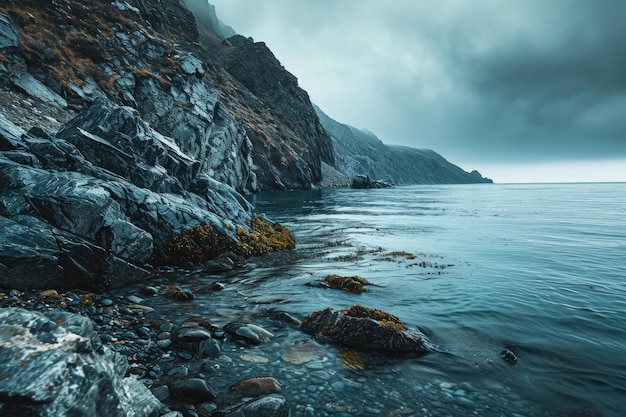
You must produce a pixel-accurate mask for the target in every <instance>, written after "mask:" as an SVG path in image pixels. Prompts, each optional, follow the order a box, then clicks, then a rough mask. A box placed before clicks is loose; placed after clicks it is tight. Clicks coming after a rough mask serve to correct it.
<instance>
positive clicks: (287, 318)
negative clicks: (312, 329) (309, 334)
mask: <svg viewBox="0 0 626 417" xmlns="http://www.w3.org/2000/svg"><path fill="white" fill-rule="evenodd" d="M269 318H270V319H272V320H277V321H282V322H285V323H288V324H293V325H296V326H299V325H300V320H298V319H297V318H295V317H294V316H292V315H291V314H289V313H286V312H284V311H270V312H269Z"/></svg>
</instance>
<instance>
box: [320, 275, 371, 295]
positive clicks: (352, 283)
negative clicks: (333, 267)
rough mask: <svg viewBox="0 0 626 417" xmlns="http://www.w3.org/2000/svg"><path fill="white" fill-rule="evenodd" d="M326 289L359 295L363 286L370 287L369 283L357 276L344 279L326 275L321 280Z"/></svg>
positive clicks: (339, 276) (338, 276)
mask: <svg viewBox="0 0 626 417" xmlns="http://www.w3.org/2000/svg"><path fill="white" fill-rule="evenodd" d="M322 282H323V283H324V285H326V286H327V287H328V288H334V289H337V290H342V291H347V292H353V293H356V294H360V293H362V292H363V290H364V288H363V287H364V286H365V285H370V283H369V281H368V280H366V279H365V278H361V277H359V276H356V275H355V276H351V277H344V276H341V275H326V276H325V277H324V279H323V280H322Z"/></svg>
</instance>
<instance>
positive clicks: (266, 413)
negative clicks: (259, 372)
mask: <svg viewBox="0 0 626 417" xmlns="http://www.w3.org/2000/svg"><path fill="white" fill-rule="evenodd" d="M289 415H290V414H289V404H288V403H287V400H285V398H284V397H282V396H280V395H275V394H274V395H268V396H267V397H262V398H259V399H255V400H251V401H248V402H245V403H243V404H236V405H233V406H230V407H228V408H226V409H223V410H217V411H215V412H214V413H213V416H215V417H288V416H289Z"/></svg>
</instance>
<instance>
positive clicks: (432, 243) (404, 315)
mask: <svg viewBox="0 0 626 417" xmlns="http://www.w3.org/2000/svg"><path fill="white" fill-rule="evenodd" d="M253 204H254V205H255V210H256V211H257V212H258V213H264V214H266V215H267V216H268V217H270V218H272V219H273V220H277V221H279V222H280V223H282V224H284V225H286V226H288V227H289V228H290V229H291V230H292V231H293V233H294V234H295V236H296V239H297V241H298V247H297V249H296V250H295V251H293V252H292V253H291V254H289V255H288V256H282V257H280V258H279V259H272V257H270V258H268V259H266V260H264V261H259V263H258V265H257V267H256V268H254V269H246V270H244V271H240V272H238V273H237V274H233V275H232V276H231V277H230V278H229V280H230V283H231V284H233V285H231V286H227V289H226V290H225V291H227V292H228V291H230V295H229V294H228V293H226V294H224V295H220V296H219V297H216V296H213V295H212V296H211V298H207V299H206V300H204V301H203V300H202V298H201V297H200V299H198V300H197V301H198V303H200V304H199V305H200V306H202V305H205V304H206V306H205V308H206V309H208V310H212V311H215V310H217V309H223V310H228V309H230V310H233V309H235V308H239V309H241V310H240V311H239V313H238V314H240V315H247V316H248V317H252V316H254V315H255V314H259V315H260V314H261V312H263V311H264V310H266V309H268V308H277V309H282V310H284V311H287V312H289V313H291V314H293V315H295V316H297V317H299V318H303V317H305V316H306V315H308V314H309V313H311V312H313V311H315V310H318V309H321V308H326V307H329V306H330V307H336V308H342V307H348V306H350V305H352V304H354V303H356V302H358V303H361V304H363V305H366V306H368V307H372V308H380V309H383V310H386V311H389V312H391V313H393V314H395V315H396V316H398V317H400V318H401V319H402V320H403V321H404V322H405V323H407V325H409V326H413V327H419V328H420V329H421V330H422V331H424V332H425V333H426V334H427V335H428V336H429V337H430V339H431V340H432V341H433V342H434V343H436V344H437V345H439V346H441V347H442V348H443V349H445V350H446V351H447V353H433V354H428V355H425V356H422V357H419V358H401V359H399V358H385V357H376V358H370V359H369V360H368V366H367V367H366V369H360V370H359V369H346V368H345V366H342V363H341V361H340V360H337V361H333V357H332V356H331V357H329V358H330V360H329V361H328V364H326V365H320V369H321V370H323V371H324V372H326V374H328V375H330V376H332V377H333V378H332V379H333V380H335V382H334V385H332V384H331V383H332V380H331V381H330V382H329V384H331V385H328V386H325V388H319V391H317V388H316V386H318V385H319V384H318V382H316V379H315V378H316V377H315V375H313V376H311V375H312V374H311V372H313V373H314V372H318V376H319V375H322V376H324V375H326V374H323V373H322V374H320V373H319V372H321V371H320V370H311V369H309V368H304V371H302V372H299V371H298V369H292V370H289V369H287V370H285V369H284V368H285V366H286V365H285V364H284V363H281V362H280V361H279V360H277V361H276V362H271V363H270V364H268V365H263V366H264V367H261V368H259V369H257V370H256V372H265V373H266V374H276V373H280V372H283V373H285V372H287V373H288V374H286V376H285V377H286V378H287V377H288V378H290V381H292V382H291V384H292V388H294V391H295V392H298V393H299V394H297V395H294V396H293V397H294V398H291V400H292V401H295V402H300V403H302V404H303V405H302V406H304V405H305V404H308V405H309V406H310V407H312V408H313V409H314V410H316V411H315V412H316V413H317V414H316V415H330V414H331V413H330V411H329V408H328V407H329V406H328V403H329V401H328V396H329V393H328V392H327V391H331V390H332V391H333V394H332V395H331V397H332V398H344V399H345V398H346V397H348V396H350V395H352V396H355V395H356V396H357V398H356V399H355V398H353V401H352V402H353V403H352V404H351V405H350V404H348V406H346V407H347V408H345V409H338V410H339V411H337V413H341V412H344V413H351V414H353V415H375V414H377V413H384V414H383V415H404V414H406V415H415V416H417V415H433V416H435V415H441V416H445V415H471V414H472V413H474V414H476V415H493V416H500V415H504V416H513V415H516V416H531V415H536V416H539V415H546V416H547V415H550V416H552V415H554V416H557V415H603V416H606V417H617V416H622V415H624V412H625V411H624V404H625V403H624V399H626V328H625V327H626V326H625V324H626V322H625V319H624V317H625V313H626V262H625V261H624V259H625V256H624V255H625V254H626V184H551V185H462V186H461V185H458V186H457V185H454V186H453V185H445V186H411V187H397V188H393V189H387V190H316V191H293V192H279V193H263V194H260V195H256V196H254V197H253ZM392 251H406V252H410V253H412V254H415V255H416V258H415V259H413V260H409V259H405V258H394V259H388V258H387V259H385V257H384V256H382V255H384V254H385V253H388V252H392ZM420 262H421V263H422V264H421V265H420V264H419V263H420ZM327 274H341V275H360V276H362V277H364V278H366V279H368V280H369V281H370V282H372V283H373V284H375V286H373V287H371V288H370V289H369V291H367V292H366V293H364V294H362V295H353V294H346V293H342V292H338V291H333V290H326V289H320V288H311V287H308V286H306V285H305V284H307V283H310V282H314V281H317V280H320V279H321V278H323V277H324V276H325V275H327ZM196 278H197V279H205V280H208V281H210V280H217V279H220V280H222V281H223V280H224V277H215V276H206V277H200V278H198V277H196ZM229 297H230V298H229ZM233 297H235V298H234V299H235V300H237V297H239V298H240V299H241V303H236V302H235V304H236V305H232V304H233V301H232V300H233ZM220 300H224V301H220ZM226 300H230V301H226ZM222 302H223V303H229V305H226V304H224V305H221V304H220V303H222ZM203 303H205V304H203ZM194 308H198V307H197V306H196V307H194ZM263 324H266V325H271V324H268V323H267V322H263ZM274 330H276V329H274ZM278 333H279V335H282V336H281V337H282V339H281V338H277V341H276V343H277V344H275V345H274V347H273V348H272V349H274V350H276V351H281V350H284V348H285V347H286V346H289V345H290V344H293V343H297V342H302V341H304V340H306V339H307V337H306V335H300V334H298V332H297V331H293V330H291V331H289V332H287V331H285V332H283V333H281V332H280V330H279V331H278ZM504 348H509V349H511V350H512V351H514V352H515V353H516V355H517V357H518V363H517V364H516V365H509V364H508V363H506V362H505V361H503V360H502V359H501V358H500V356H499V353H500V351H501V350H502V349H504ZM266 349H270V348H269V347H268V348H266ZM340 353H341V352H340V350H339V349H337V352H336V354H337V355H340ZM266 354H268V355H269V353H267V352H266ZM278 354H280V352H279V353H278ZM344 365H345V364H344ZM259 366H261V365H259ZM281 367H282V370H279V369H281ZM289 372H290V373H289ZM337 381H339V382H337ZM349 381H353V382H354V384H361V388H354V387H355V386H356V385H352V384H351V383H350V382H349ZM340 382H341V383H340ZM293 385H298V388H296V387H294V386H293ZM300 385H302V386H300ZM319 386H323V385H319ZM351 390H352V391H351ZM287 391H288V390H287ZM322 391H323V392H322ZM289 395H290V394H286V396H287V397H289ZM330 402H332V401H330ZM359 404H360V405H359ZM324 407H326V408H324ZM324 410H325V411H324ZM409 410H411V411H409ZM460 410H464V411H463V412H461V411H460ZM393 413H395V414H393ZM464 413H467V414H464ZM576 413H578V414H576ZM584 413H587V414H584ZM594 413H595V414H594ZM296 415H297V410H296Z"/></svg>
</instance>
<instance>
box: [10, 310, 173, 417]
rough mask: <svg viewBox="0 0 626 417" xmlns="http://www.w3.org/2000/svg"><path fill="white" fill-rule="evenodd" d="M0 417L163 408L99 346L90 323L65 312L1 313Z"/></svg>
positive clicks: (114, 413)
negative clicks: (127, 376) (0, 376)
mask: <svg viewBox="0 0 626 417" xmlns="http://www.w3.org/2000/svg"><path fill="white" fill-rule="evenodd" d="M0 344H1V345H2V349H0V374H2V375H3V378H1V379H0V415H7V416H8V415H14V416H22V415H23V416H41V417H44V416H59V417H63V416H67V417H70V416H77V415H85V416H100V415H110V416H118V415H119V416H121V415H124V416H125V415H134V416H151V415H153V414H154V413H156V412H157V410H159V409H160V408H162V404H161V403H160V402H159V401H158V400H157V399H156V398H155V397H154V396H153V395H152V394H151V393H150V391H149V390H148V389H147V388H146V387H145V386H144V385H143V384H142V383H141V382H139V381H138V380H137V379H135V378H124V375H125V374H126V372H127V370H128V362H127V361H126V358H125V357H123V356H121V355H119V354H117V353H113V352H111V351H110V350H109V348H108V347H103V348H98V349H93V348H92V347H95V346H99V341H98V336H97V334H96V333H95V331H94V327H93V324H92V322H91V321H90V320H88V319H87V318H85V317H82V316H80V315H73V314H69V313H61V312H56V313H49V314H46V315H44V314H40V313H36V312H30V311H26V310H23V309H19V308H5V309H2V310H0Z"/></svg>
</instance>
